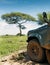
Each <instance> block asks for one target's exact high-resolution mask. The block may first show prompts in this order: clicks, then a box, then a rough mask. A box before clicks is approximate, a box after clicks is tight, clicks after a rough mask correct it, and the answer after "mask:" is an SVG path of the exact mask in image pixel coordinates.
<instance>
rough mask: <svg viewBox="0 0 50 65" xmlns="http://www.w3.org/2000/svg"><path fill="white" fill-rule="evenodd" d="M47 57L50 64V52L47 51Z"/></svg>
mask: <svg viewBox="0 0 50 65" xmlns="http://www.w3.org/2000/svg"><path fill="white" fill-rule="evenodd" d="M46 56H47V60H48V62H49V64H50V50H46Z"/></svg>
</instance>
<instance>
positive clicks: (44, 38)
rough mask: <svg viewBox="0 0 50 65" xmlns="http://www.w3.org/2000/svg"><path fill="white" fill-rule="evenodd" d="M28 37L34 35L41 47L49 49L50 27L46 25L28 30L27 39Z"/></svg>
mask: <svg viewBox="0 0 50 65" xmlns="http://www.w3.org/2000/svg"><path fill="white" fill-rule="evenodd" d="M30 37H36V38H37V39H38V40H39V42H40V45H41V46H42V47H44V48H47V49H50V27H49V26H48V25H44V26H42V27H40V28H37V29H35V30H30V31H29V32H28V40H29V38H30Z"/></svg>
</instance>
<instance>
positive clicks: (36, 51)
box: [27, 40, 42, 61]
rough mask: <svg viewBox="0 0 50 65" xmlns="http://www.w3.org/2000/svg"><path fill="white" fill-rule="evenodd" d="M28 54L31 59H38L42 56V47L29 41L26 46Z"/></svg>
mask: <svg viewBox="0 0 50 65" xmlns="http://www.w3.org/2000/svg"><path fill="white" fill-rule="evenodd" d="M27 52H28V55H29V56H30V57H31V59H32V60H36V61H39V60H41V58H42V49H41V47H40V45H39V44H38V43H37V42H35V41H33V40H32V41H30V42H29V44H28V46H27Z"/></svg>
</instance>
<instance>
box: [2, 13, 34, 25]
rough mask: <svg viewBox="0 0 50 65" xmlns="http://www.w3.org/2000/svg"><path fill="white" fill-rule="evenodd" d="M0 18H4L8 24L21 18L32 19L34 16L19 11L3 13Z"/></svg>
mask: <svg viewBox="0 0 50 65" xmlns="http://www.w3.org/2000/svg"><path fill="white" fill-rule="evenodd" d="M1 18H2V19H4V20H6V22H7V23H9V24H16V23H18V22H19V21H21V20H28V21H34V20H35V18H34V17H32V16H30V15H28V14H24V13H20V12H13V13H9V14H4V15H2V16H1Z"/></svg>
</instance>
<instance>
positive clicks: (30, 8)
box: [0, 0, 50, 34]
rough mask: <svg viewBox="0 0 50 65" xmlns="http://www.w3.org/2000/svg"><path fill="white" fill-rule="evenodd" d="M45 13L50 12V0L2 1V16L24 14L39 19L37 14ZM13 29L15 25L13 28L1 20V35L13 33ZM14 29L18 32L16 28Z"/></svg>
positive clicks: (0, 1) (0, 9)
mask: <svg viewBox="0 0 50 65" xmlns="http://www.w3.org/2000/svg"><path fill="white" fill-rule="evenodd" d="M43 11H45V12H50V0H0V16H1V15H2V14H5V13H11V12H23V13H26V14H30V15H32V16H33V17H35V18H37V14H38V13H42V12H43ZM31 26H32V25H31ZM3 28H4V29H3ZM12 28H14V25H12V27H11V26H10V25H8V24H7V23H6V22H5V21H3V20H1V19H0V32H1V33H2V32H3V34H4V33H6V32H7V31H9V32H11V31H12ZM9 29H10V30H9ZM14 29H15V30H16V28H14ZM13 34H14V33H13Z"/></svg>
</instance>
